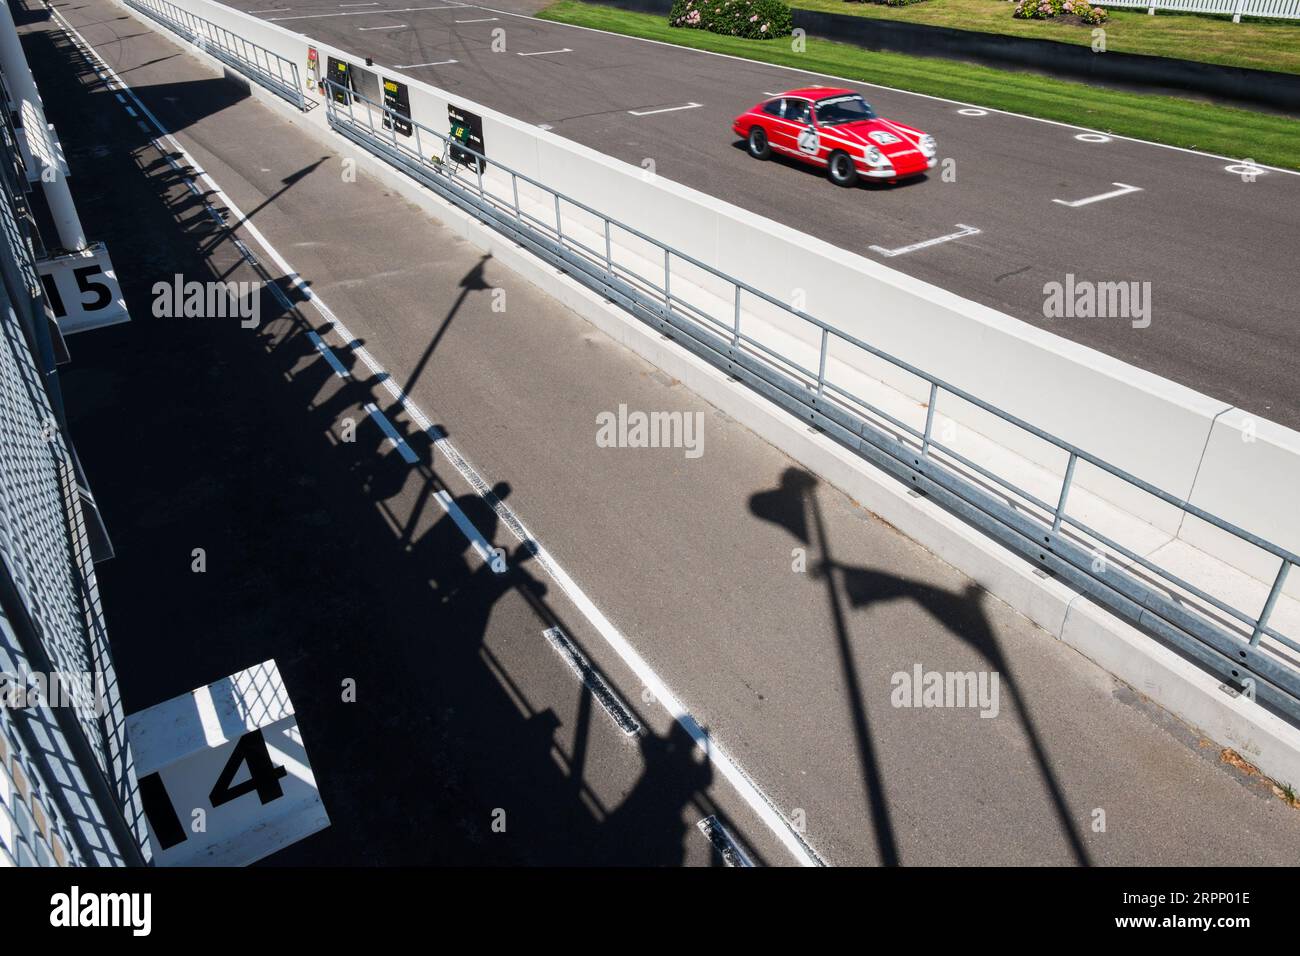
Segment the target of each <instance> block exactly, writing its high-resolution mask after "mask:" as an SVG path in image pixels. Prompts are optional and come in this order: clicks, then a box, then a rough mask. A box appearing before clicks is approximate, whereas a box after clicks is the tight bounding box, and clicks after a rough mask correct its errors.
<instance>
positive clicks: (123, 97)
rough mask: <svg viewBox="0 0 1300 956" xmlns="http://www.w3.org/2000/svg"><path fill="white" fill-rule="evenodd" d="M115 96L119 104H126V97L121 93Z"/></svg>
mask: <svg viewBox="0 0 1300 956" xmlns="http://www.w3.org/2000/svg"><path fill="white" fill-rule="evenodd" d="M113 95H114V96H116V97H117V101H118V102H119V103H125V102H126V97H125V96H123V95H122V94H121V93H114V94H113Z"/></svg>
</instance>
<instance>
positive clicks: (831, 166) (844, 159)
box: [826, 149, 858, 186]
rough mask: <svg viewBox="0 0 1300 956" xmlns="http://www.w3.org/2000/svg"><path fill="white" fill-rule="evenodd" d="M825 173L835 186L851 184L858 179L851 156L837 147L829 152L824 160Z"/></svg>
mask: <svg viewBox="0 0 1300 956" xmlns="http://www.w3.org/2000/svg"><path fill="white" fill-rule="evenodd" d="M826 175H827V176H829V177H830V179H831V182H833V183H834V184H835V185H836V186H852V185H853V184H854V183H856V182H857V181H858V170H857V168H856V167H855V166H854V165H853V157H852V156H850V155H849V154H848V153H846V152H843V151H842V150H838V149H837V150H836V151H835V152H833V153H831V155H830V159H829V160H827V162H826Z"/></svg>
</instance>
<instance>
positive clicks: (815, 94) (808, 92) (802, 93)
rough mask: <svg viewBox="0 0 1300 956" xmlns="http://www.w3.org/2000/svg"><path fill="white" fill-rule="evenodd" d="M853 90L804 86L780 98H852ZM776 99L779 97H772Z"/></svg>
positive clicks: (786, 92)
mask: <svg viewBox="0 0 1300 956" xmlns="http://www.w3.org/2000/svg"><path fill="white" fill-rule="evenodd" d="M852 95H853V90H842V89H838V88H836V87H833V86H806V87H804V88H802V89H798V90H786V91H785V92H784V93H782V94H781V96H799V97H802V98H804V99H807V100H824V99H826V97H828V96H852ZM772 98H773V99H778V98H779V97H775V96H774V97H772Z"/></svg>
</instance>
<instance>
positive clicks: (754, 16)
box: [749, 13, 758, 23]
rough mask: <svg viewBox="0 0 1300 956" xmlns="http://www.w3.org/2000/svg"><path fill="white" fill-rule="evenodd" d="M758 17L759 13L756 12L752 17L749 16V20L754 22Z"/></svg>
mask: <svg viewBox="0 0 1300 956" xmlns="http://www.w3.org/2000/svg"><path fill="white" fill-rule="evenodd" d="M757 19H758V14H757V13H756V14H754V15H753V16H752V17H750V18H749V22H750V23H753V22H754V21H755V20H757Z"/></svg>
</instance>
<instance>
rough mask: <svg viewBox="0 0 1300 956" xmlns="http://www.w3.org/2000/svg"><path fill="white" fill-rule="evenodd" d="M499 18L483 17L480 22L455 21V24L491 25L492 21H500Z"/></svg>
mask: <svg viewBox="0 0 1300 956" xmlns="http://www.w3.org/2000/svg"><path fill="white" fill-rule="evenodd" d="M500 19H501V18H500V17H483V19H481V20H456V21H455V22H456V23H491V22H493V21H494V20H500Z"/></svg>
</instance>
